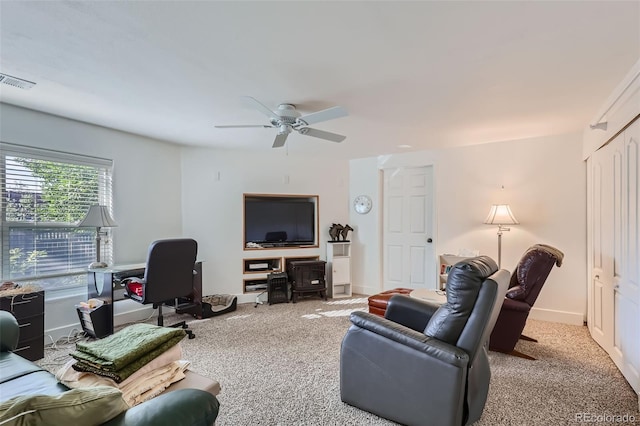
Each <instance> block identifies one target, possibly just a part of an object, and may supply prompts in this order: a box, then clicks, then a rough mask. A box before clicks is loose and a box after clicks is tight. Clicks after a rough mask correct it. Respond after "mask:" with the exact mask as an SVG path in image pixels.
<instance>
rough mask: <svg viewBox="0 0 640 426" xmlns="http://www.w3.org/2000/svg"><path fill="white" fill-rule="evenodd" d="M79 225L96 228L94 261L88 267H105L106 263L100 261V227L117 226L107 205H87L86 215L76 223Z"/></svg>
mask: <svg viewBox="0 0 640 426" xmlns="http://www.w3.org/2000/svg"><path fill="white" fill-rule="evenodd" d="M78 226H79V227H89V226H91V227H94V228H96V261H95V262H93V263H91V264H90V265H89V268H90V269H91V268H106V267H107V264H106V263H104V262H102V261H100V240H101V238H100V233H101V230H100V228H112V227H114V226H118V225H117V224H116V222H115V221H114V220H113V218H112V217H111V215H110V214H109V210H108V209H107V206H99V205H97V204H94V205H92V206H91V207H89V211H87V215H86V216H85V217H84V219H82V221H81V222H80V223H79V224H78Z"/></svg>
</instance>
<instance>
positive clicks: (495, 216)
mask: <svg viewBox="0 0 640 426" xmlns="http://www.w3.org/2000/svg"><path fill="white" fill-rule="evenodd" d="M484 223H486V224H487V225H498V268H500V266H501V263H502V232H504V231H510V230H511V228H508V227H506V226H505V225H518V224H519V223H520V222H518V220H517V219H516V218H515V216H514V215H513V213H512V212H511V207H509V204H493V205H492V206H491V210H489V216H487V218H486V219H485V221H484Z"/></svg>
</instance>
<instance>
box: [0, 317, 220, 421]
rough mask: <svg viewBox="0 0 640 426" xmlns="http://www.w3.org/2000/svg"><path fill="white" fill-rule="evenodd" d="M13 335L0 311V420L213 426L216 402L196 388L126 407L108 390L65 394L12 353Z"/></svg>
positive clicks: (12, 322)
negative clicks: (61, 420) (62, 419)
mask: <svg viewBox="0 0 640 426" xmlns="http://www.w3.org/2000/svg"><path fill="white" fill-rule="evenodd" d="M18 335H19V327H18V323H17V321H16V319H15V318H14V317H13V315H11V314H10V313H9V312H6V311H0V422H2V421H7V423H8V424H14V425H22V424H28V423H29V422H35V423H36V424H54V423H58V420H55V419H60V418H64V419H65V420H69V424H86V425H91V424H104V425H109V426H122V425H136V426H144V425H149V426H151V425H153V426H162V425H171V426H180V425H185V426H186V425H213V424H214V422H215V419H216V417H217V416H218V409H219V406H220V404H219V402H218V400H217V399H216V397H215V396H214V395H213V394H212V393H211V392H207V391H205V390H201V389H177V390H175V391H172V392H164V393H163V394H161V395H159V396H158V397H156V398H153V399H151V400H149V401H146V402H144V403H142V404H139V405H136V406H135V407H132V408H129V409H126V404H125V403H124V400H122V398H121V397H120V396H119V391H117V390H114V388H106V387H102V389H100V388H86V389H75V390H70V389H69V388H67V387H66V386H64V385H63V384H61V383H60V382H58V381H57V380H56V378H55V376H54V375H52V374H51V373H49V372H48V371H46V370H44V369H42V368H41V367H39V366H38V365H36V364H34V363H32V362H30V361H28V360H26V359H25V358H22V357H21V356H19V355H17V354H15V353H13V352H12V350H14V349H15V348H16V345H17V343H18ZM30 416H31V417H30ZM3 424H4V423H3Z"/></svg>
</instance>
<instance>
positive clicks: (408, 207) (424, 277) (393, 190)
mask: <svg viewBox="0 0 640 426" xmlns="http://www.w3.org/2000/svg"><path fill="white" fill-rule="evenodd" d="M432 206H433V167H431V166H426V167H415V168H397V169H386V170H384V210H383V213H382V214H383V229H384V231H383V271H382V272H383V275H382V276H383V287H384V289H385V290H390V289H392V288H396V287H405V288H432V289H436V288H437V286H438V283H437V279H436V274H435V256H434V249H433V243H432V242H433V235H432V231H433V208H432Z"/></svg>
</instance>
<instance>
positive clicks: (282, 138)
mask: <svg viewBox="0 0 640 426" xmlns="http://www.w3.org/2000/svg"><path fill="white" fill-rule="evenodd" d="M243 98H244V99H246V100H247V101H248V102H249V103H250V104H251V105H252V106H253V107H254V108H256V109H257V110H258V111H260V112H261V113H263V114H264V115H266V116H267V117H269V122H270V123H271V124H270V125H266V124H247V125H243V124H239V125H228V126H215V127H216V128H218V129H225V128H227V129H228V128H247V127H262V128H265V129H278V134H277V135H276V139H275V140H274V141H273V148H279V147H281V146H284V143H285V142H286V140H287V137H288V136H289V133H291V132H292V131H293V130H295V131H296V132H298V133H300V134H301V135H306V136H313V137H315V138H320V139H325V140H328V141H331V142H342V141H343V140H344V139H345V138H346V136H343V135H339V134H337V133H331V132H326V131H324V130H318V129H312V128H311V127H307V126H309V125H310V124H315V123H319V122H321V121H327V120H332V119H334V118H340V117H345V116H347V115H348V113H347V110H346V109H344V108H342V107H340V106H335V107H332V108H327V109H323V110H322V111H317V112H312V113H310V114H307V115H301V114H300V113H299V112H298V111H297V110H296V106H295V105H292V104H280V105H278V109H277V110H276V111H271V109H270V108H268V107H266V106H264V105H263V104H262V103H260V102H259V101H257V100H256V99H254V98H252V97H251V96H243Z"/></svg>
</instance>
